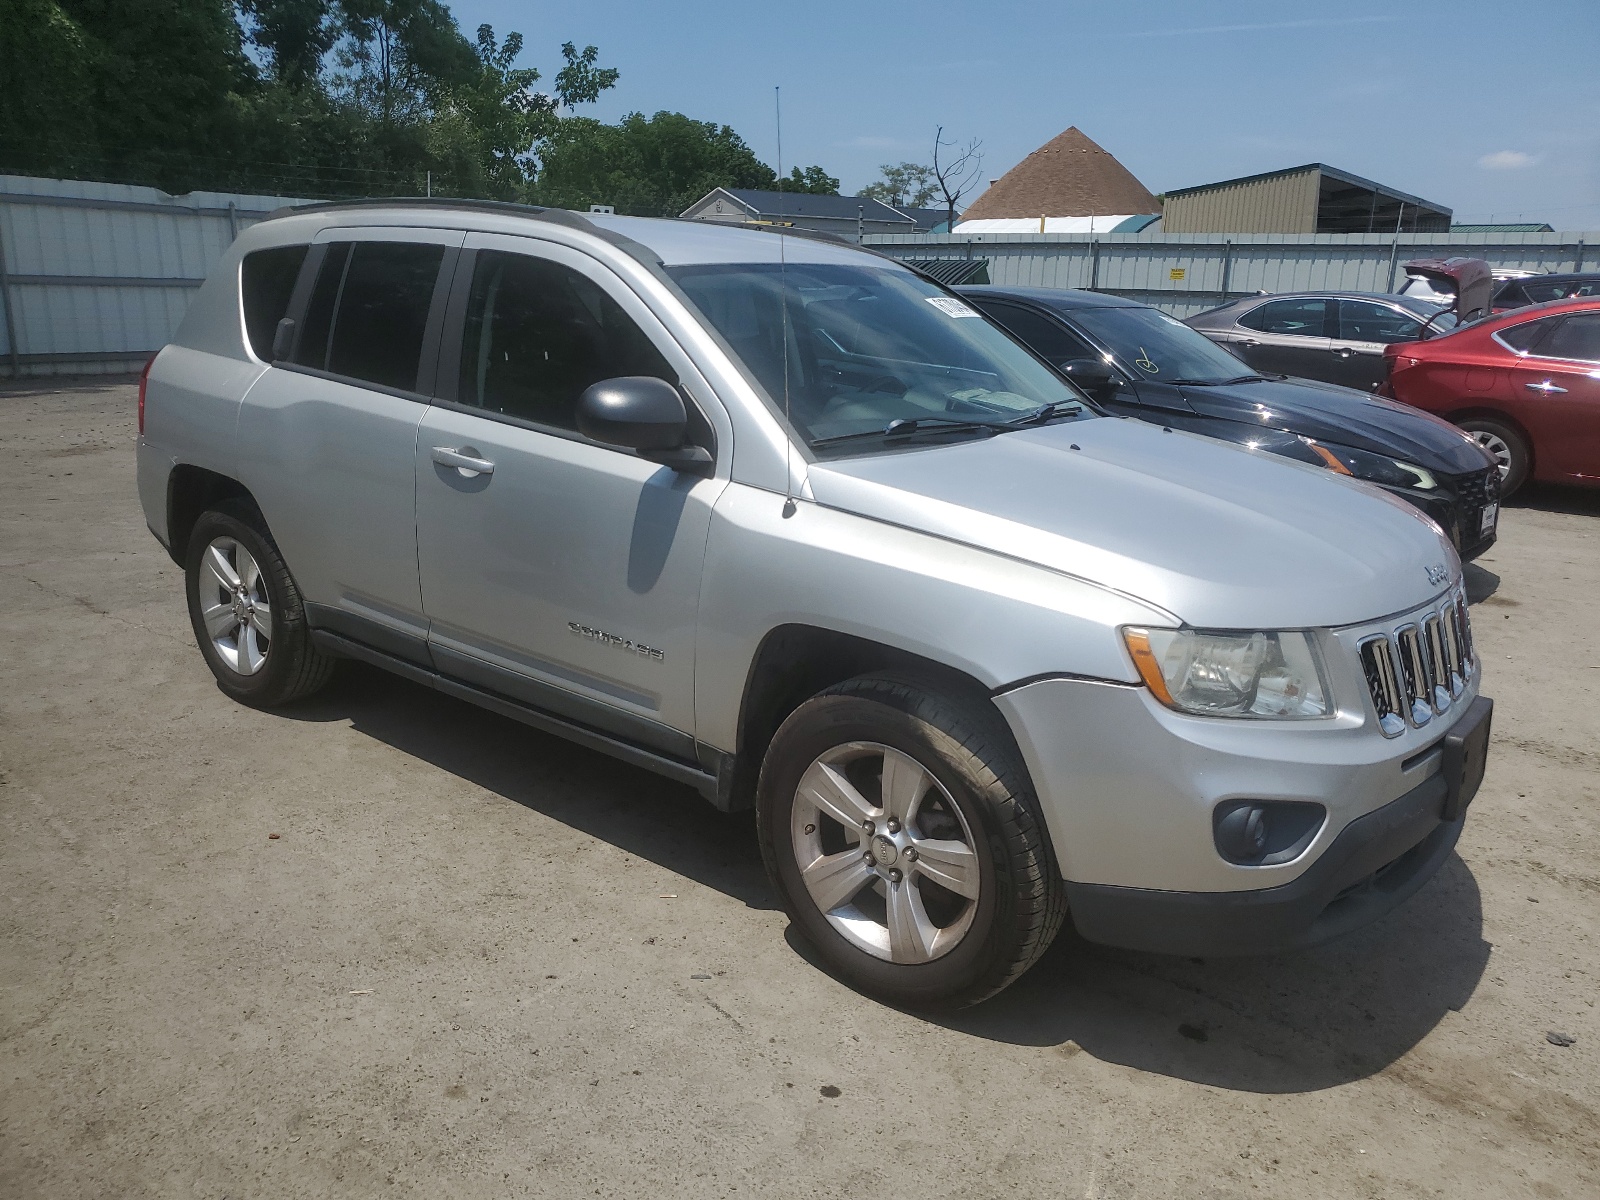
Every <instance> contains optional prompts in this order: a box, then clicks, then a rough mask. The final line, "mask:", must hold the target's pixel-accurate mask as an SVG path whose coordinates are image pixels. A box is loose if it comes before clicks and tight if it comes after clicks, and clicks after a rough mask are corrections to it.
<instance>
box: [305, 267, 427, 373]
mask: <svg viewBox="0 0 1600 1200" xmlns="http://www.w3.org/2000/svg"><path fill="white" fill-rule="evenodd" d="M443 259H444V247H443V246H429V245H424V244H420V243H414V242H356V243H354V244H353V245H352V247H351V250H350V262H349V265H348V266H346V267H345V272H344V286H343V287H342V288H341V289H340V295H339V303H338V308H337V309H336V310H335V312H334V315H333V333H332V336H331V337H330V339H329V343H330V344H329V346H328V368H327V369H328V370H329V371H332V372H333V373H334V374H335V375H345V376H348V377H349V378H351V379H360V380H363V381H365V382H367V383H376V384H380V385H382V386H384V387H392V388H403V389H405V390H406V391H415V390H416V387H417V366H418V364H419V363H420V362H421V359H422V335H423V331H424V330H425V329H426V328H427V325H428V308H429V306H430V305H431V304H432V302H433V289H434V285H435V284H436V283H437V282H438V279H439V264H440V262H441V261H442V260H443Z"/></svg>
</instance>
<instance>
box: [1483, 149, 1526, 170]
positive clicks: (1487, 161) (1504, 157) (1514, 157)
mask: <svg viewBox="0 0 1600 1200" xmlns="http://www.w3.org/2000/svg"><path fill="white" fill-rule="evenodd" d="M1538 161H1539V160H1538V159H1537V158H1535V157H1534V156H1533V155H1531V154H1524V153H1523V152H1522V151H1521V150H1496V151H1495V152H1494V153H1493V154H1485V155H1484V156H1483V157H1482V158H1480V159H1479V160H1478V165H1479V166H1480V167H1482V168H1483V169H1484V170H1485V171H1520V170H1522V168H1523V167H1531V166H1533V164H1534V163H1536V162H1538Z"/></svg>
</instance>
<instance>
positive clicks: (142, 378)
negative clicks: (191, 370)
mask: <svg viewBox="0 0 1600 1200" xmlns="http://www.w3.org/2000/svg"><path fill="white" fill-rule="evenodd" d="M155 365H156V356H155V355H154V354H152V355H151V356H150V360H149V361H148V362H147V363H145V364H144V370H142V371H140V372H139V436H140V437H143V436H144V390H145V388H146V387H148V386H149V384H150V368H151V367H153V366H155Z"/></svg>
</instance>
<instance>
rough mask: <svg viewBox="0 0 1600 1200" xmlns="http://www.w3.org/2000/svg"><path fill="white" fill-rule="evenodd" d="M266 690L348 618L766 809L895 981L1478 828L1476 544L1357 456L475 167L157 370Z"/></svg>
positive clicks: (801, 902) (486, 692)
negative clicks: (1460, 548)
mask: <svg viewBox="0 0 1600 1200" xmlns="http://www.w3.org/2000/svg"><path fill="white" fill-rule="evenodd" d="M140 412H141V418H140V422H141V423H140V437H139V491H140V496H141V499H142V502H143V506H144V511H145V514H146V518H147V520H148V521H149V524H150V527H151V529H152V530H153V531H154V532H155V535H156V536H157V537H158V538H159V539H160V540H161V541H162V542H163V543H164V544H165V545H166V546H167V547H168V549H169V551H170V552H171V554H172V556H173V558H174V559H175V560H176V561H177V562H179V563H180V564H182V566H183V567H184V569H185V572H186V578H187V590H188V602H189V611H190V616H191V618H192V621H193V625H194V631H195V637H196V639H197V641H198V642H199V645H200V650H201V652H202V653H203V654H204V656H205V659H206V662H207V664H208V665H209V666H210V668H211V670H212V671H213V672H214V674H215V675H216V677H217V680H218V682H219V683H220V685H221V688H222V690H223V691H224V692H226V693H227V694H228V695H230V696H232V697H234V698H236V699H238V700H240V701H242V702H244V703H246V704H253V705H259V706H274V705H281V704H287V703H289V702H291V701H294V700H296V699H299V698H300V697H303V696H306V695H308V694H309V693H311V692H312V691H314V690H315V689H316V688H318V687H320V686H321V685H322V684H323V683H324V682H325V681H326V680H327V678H328V676H329V673H330V671H332V669H333V667H334V665H335V662H336V661H337V660H338V659H341V658H353V659H360V660H363V661H365V662H368V663H375V664H378V665H379V666H382V667H384V668H387V669H388V670H391V671H393V672H395V673H396V674H399V675H402V676H404V677H406V678H408V679H412V680H415V681H417V682H419V683H422V684H424V685H426V686H429V687H433V688H437V689H439V690H440V691H443V692H446V693H448V694H450V695H453V696H458V697H461V698H463V699H466V700H469V701H471V702H473V703H475V704H480V705H482V706H484V707H485V708H488V709H491V710H493V711H495V712H499V713H503V714H505V715H507V716H510V717H513V718H515V719H517V720H519V721H524V722H526V723H527V724H529V725H532V726H535V727H537V728H539V729H543V730H548V731H553V732H555V733H558V734H561V735H563V736H565V737H568V738H570V739H572V740H573V741H575V742H578V743H580V744H582V745H585V746H589V747H591V748H594V749H598V750H601V751H604V752H606V753H608V754H614V755H616V756H618V757H620V758H623V759H625V760H627V761H629V762H632V763H636V764H639V765H641V766H644V767H647V768H649V769H651V770H653V771H658V772H660V773H662V774H663V775H666V776H669V777H670V778H673V779H676V780H680V781H682V782H684V783H686V784H688V785H690V786H691V787H694V788H697V789H698V790H699V791H700V792H701V793H702V794H703V795H704V796H705V797H706V799H708V800H709V801H711V802H712V803H713V804H715V805H717V806H718V807H720V808H724V809H730V810H731V809H739V808H746V807H750V806H754V808H755V809H756V814H757V829H758V835H759V840H760V845H761V850H762V853H763V855H764V857H765V860H766V865H767V869H768V871H769V873H770V875H771V878H772V882H773V886H774V887H775V888H776V889H777V892H778V894H779V896H781V898H782V900H783V903H784V905H785V907H786V908H787V910H788V912H789V914H790V916H791V918H792V919H793V921H794V923H795V924H796V925H797V926H798V928H799V929H800V930H801V931H802V932H803V933H804V935H805V937H806V938H807V939H808V940H809V941H810V942H811V943H812V944H813V945H814V946H815V947H816V949H817V951H818V952H819V953H820V955H821V956H822V958H823V959H824V960H825V961H826V962H827V963H828V964H829V966H830V967H831V968H832V969H833V970H835V971H837V973H838V974H839V975H841V976H842V977H844V978H845V979H847V980H849V981H850V982H851V983H852V984H854V985H856V986H858V987H860V988H862V989H865V990H867V991H870V992H872V993H874V994H876V995H879V996H882V997H885V998H887V999H889V1000H891V1001H894V1002H897V1003H906V1004H915V1005H959V1004H966V1003H972V1002H974V1001H977V1000H980V999H982V998H983V997H985V996H988V995H991V994H993V993H994V992H996V991H998V990H999V989H1000V988H1002V987H1004V986H1006V984H1008V983H1009V982H1010V981H1011V980H1013V979H1015V978H1017V976H1018V975H1020V974H1021V973H1022V972H1023V971H1024V970H1026V969H1027V967H1028V966H1029V965H1030V964H1031V963H1032V962H1034V960H1035V959H1037V958H1038V957H1039V955H1040V954H1041V953H1042V952H1043V951H1044V949H1045V947H1046V946H1048V945H1049V943H1050V941H1051V939H1052V938H1053V937H1054V936H1055V934H1056V932H1057V930H1058V928H1059V927H1060V925H1061V923H1062V921H1063V920H1064V919H1065V918H1066V917H1067V916H1068V915H1070V917H1071V919H1072V921H1073V924H1074V925H1075V926H1076V927H1077V929H1078V931H1079V932H1080V933H1081V934H1082V935H1083V936H1084V937H1086V938H1089V939H1091V940H1093V941H1098V942H1104V943H1110V944H1114V945H1121V946H1128V947H1135V948H1140V949H1145V950H1152V951H1161V952H1169V953H1184V954H1235V953H1252V952H1262V951H1277V950H1284V949H1289V948H1294V947H1298V946H1305V945H1309V944H1312V943H1315V942H1318V941H1321V940H1323V939H1325V938H1327V937H1330V936H1333V935H1335V934H1338V933H1340V932H1342V931H1344V930H1348V929H1350V928H1353V927H1354V926H1357V925H1359V924H1362V923H1364V922H1367V921H1369V920H1371V919H1372V918H1374V917H1375V916H1377V915H1378V914H1380V913H1383V912H1385V911H1387V910H1389V909H1391V908H1393V907H1394V906H1395V905H1397V904H1399V903H1400V902H1401V901H1402V900H1403V899H1404V898H1405V897H1407V896H1409V895H1410V894H1412V893H1413V892H1415V891H1416V890H1417V889H1418V888H1419V887H1421V886H1422V884H1423V883H1424V882H1425V881H1426V880H1427V879H1428V878H1429V877H1430V876H1431V875H1432V874H1433V872H1434V871H1435V870H1436V869H1437V868H1438V867H1439V865H1440V863H1441V862H1442V861H1443V860H1444V859H1445V858H1446V857H1447V856H1448V855H1449V854H1450V852H1451V849H1452V847H1453V846H1454V845H1455V842H1456V839H1457V836H1458V835H1459V833H1460V831H1461V827H1462V821H1463V816H1464V810H1465V808H1466V805H1467V803H1468V801H1469V800H1470V799H1471V798H1472V795H1473V793H1474V792H1475V790H1476V789H1477V786H1478V782H1479V780H1480V779H1481V777H1482V773H1483V761H1484V752H1485V748H1486V745H1487V741H1488V733H1489V718H1490V711H1491V705H1490V702H1489V701H1488V700H1486V699H1483V698H1481V697H1479V695H1478V689H1479V682H1480V666H1479V663H1478V661H1477V658H1476V656H1475V654H1474V652H1473V646H1472V637H1471V633H1470V632H1469V629H1468V623H1467V608H1466V597H1465V594H1464V592H1463V588H1462V581H1461V566H1460V563H1459V561H1458V560H1457V558H1456V554H1455V551H1454V550H1453V549H1452V548H1451V546H1450V543H1449V541H1448V540H1447V539H1446V538H1445V537H1444V536H1443V535H1442V534H1441V532H1440V530H1439V528H1438V527H1437V526H1436V525H1434V524H1433V523H1432V522H1431V521H1430V520H1428V519H1427V518H1426V517H1425V516H1423V515H1422V514H1420V513H1418V512H1417V511H1416V510H1415V509H1413V508H1411V507H1410V506H1409V505H1406V504H1404V503H1401V502H1400V501H1397V500H1395V499H1393V498H1391V497H1389V496H1387V495H1386V494H1384V493H1382V492H1380V491H1378V490H1376V489H1374V488H1372V487H1369V486H1367V485H1365V484H1361V483H1358V482H1353V481H1351V480H1348V479H1344V478H1342V477H1339V476H1336V475H1333V474H1331V473H1329V472H1326V471H1320V470H1317V469H1315V468H1312V467H1306V466H1301V465H1299V464H1296V463H1293V462H1289V461H1287V460H1284V459H1282V458H1281V457H1279V456H1277V455H1269V454H1261V453H1255V452H1252V451H1251V450H1250V449H1248V448H1246V447H1241V446H1234V445H1229V444H1224V443H1221V442H1216V441H1212V440H1209V439H1206V438H1202V437H1197V436H1193V435H1190V434H1186V433H1181V432H1174V431H1172V430H1168V429H1163V428H1160V427H1158V426H1154V425H1150V424H1146V423H1145V422H1142V421H1133V420H1124V419H1119V418H1114V417H1108V416H1105V415H1103V414H1101V413H1100V412H1098V411H1097V410H1096V409H1095V408H1094V406H1093V405H1092V403H1090V402H1089V401H1088V400H1086V399H1085V397H1084V396H1082V395H1081V394H1080V393H1078V392H1076V391H1074V390H1073V388H1072V387H1071V385H1070V384H1068V383H1067V382H1065V381H1064V380H1063V378H1062V377H1060V376H1059V375H1057V374H1055V373H1054V372H1053V371H1052V370H1051V369H1050V368H1049V367H1048V366H1047V365H1046V364H1044V363H1043V362H1042V361H1041V360H1039V359H1037V358H1035V357H1034V356H1033V355H1032V354H1031V352H1029V351H1028V350H1027V349H1025V348H1024V347H1023V346H1022V345H1021V344H1019V343H1017V342H1015V341H1013V340H1012V339H1011V338H1010V337H1009V336H1008V335H1007V334H1006V333H1004V332H1003V331H1002V330H1001V329H1000V328H999V327H998V326H996V325H994V324H991V323H990V322H989V321H988V320H987V319H986V318H984V317H983V316H981V315H980V314H979V313H978V312H976V311H975V310H974V309H972V308H970V307H969V306H968V305H967V304H966V303H965V302H963V301H962V300H960V299H959V298H957V297H956V296H954V295H953V294H951V293H950V292H948V291H946V290H944V289H943V288H941V287H939V286H938V285H936V284H934V283H931V282H929V281H928V280H926V279H924V278H923V277H921V276H919V275H917V274H915V273H913V272H912V271H910V270H908V269H906V268H905V267H902V266H900V265H898V264H896V263H894V262H892V261H890V260H888V259H885V258H882V257H879V256H877V255H874V254H872V253H869V252H865V251H862V250H858V249H854V248H850V247H846V246H843V245H839V244H835V243H831V242H825V241H821V240H816V239H808V238H803V237H799V236H790V235H785V234H782V233H774V232H769V231H762V230H756V229H734V228H726V227H718V226H711V225H705V224H699V223H695V222H682V221H664V220H647V219H639V218H624V217H602V216H594V217H589V218H584V217H580V216H576V215H574V214H571V213H566V212H556V211H542V210H538V209H529V208H522V207H513V206H496V205H487V204H472V203H439V202H430V203H393V202H385V203H362V204H351V205H329V206H323V207H317V208H309V209H306V208H302V209H297V210H294V211H292V212H286V213H284V214H281V215H278V216H277V217H275V218H274V219H271V220H268V221H265V222H262V223H261V224H258V225H256V226H254V227H253V228H251V229H250V230H248V231H247V232H246V233H245V234H244V235H243V236H241V237H240V238H239V240H238V242H237V243H236V244H235V245H234V247H233V248H232V250H231V251H230V252H229V254H228V256H227V257H226V258H225V259H224V261H223V264H222V266H221V268H220V269H219V270H218V271H217V272H216V273H215V274H214V275H213V276H212V278H211V279H210V280H209V281H208V282H207V283H206V285H205V287H204V288H203V289H202V290H201V292H200V293H199V295H198V297H197V298H196V300H195V302H194V304H193V306H192V307H191V309H190V311H189V313H188V316H187V317H186V318H185V320H184V323H183V326H182V328H181V329H180V330H179V332H178V334H177V337H176V339H175V341H174V342H173V343H172V344H171V345H169V346H167V347H166V348H165V349H163V350H162V351H161V353H160V354H159V355H158V356H157V357H156V359H155V360H154V363H153V364H152V366H151V367H150V368H149V370H148V372H147V379H146V381H145V385H144V387H143V388H142V390H141V401H140Z"/></svg>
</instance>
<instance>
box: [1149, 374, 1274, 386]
mask: <svg viewBox="0 0 1600 1200" xmlns="http://www.w3.org/2000/svg"><path fill="white" fill-rule="evenodd" d="M1268 378H1270V377H1269V376H1266V375H1238V376H1235V377H1234V378H1232V379H1169V380H1167V382H1168V383H1176V384H1182V385H1183V386H1184V387H1228V386H1229V385H1230V384H1235V383H1265V382H1266V381H1267V380H1268ZM1278 378H1282V376H1278Z"/></svg>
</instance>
